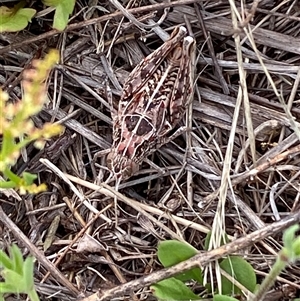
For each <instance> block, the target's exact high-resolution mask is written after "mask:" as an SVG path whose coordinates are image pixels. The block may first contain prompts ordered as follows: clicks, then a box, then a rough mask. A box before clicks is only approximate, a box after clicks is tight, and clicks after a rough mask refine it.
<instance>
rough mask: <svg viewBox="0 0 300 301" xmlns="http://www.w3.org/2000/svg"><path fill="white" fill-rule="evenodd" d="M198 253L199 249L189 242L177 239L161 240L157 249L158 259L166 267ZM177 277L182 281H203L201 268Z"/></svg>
mask: <svg viewBox="0 0 300 301" xmlns="http://www.w3.org/2000/svg"><path fill="white" fill-rule="evenodd" d="M198 253H199V252H198V250H197V249H195V248H194V247H192V246H191V245H189V244H188V243H185V242H181V241H177V240H166V241H163V242H160V243H159V245H158V250H157V256H158V259H159V261H160V262H161V263H162V265H163V266H164V267H166V268H167V267H170V266H173V265H175V264H178V263H180V262H182V261H185V260H187V259H189V258H191V257H193V256H195V255H196V254H198ZM175 278H177V279H179V280H181V281H187V280H191V279H194V280H196V281H198V282H199V283H200V284H202V282H203V279H202V272H201V269H200V268H193V269H191V270H189V271H186V272H183V273H181V274H179V275H177V276H175Z"/></svg>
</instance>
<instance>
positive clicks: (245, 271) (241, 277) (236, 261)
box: [220, 256, 256, 295]
mask: <svg viewBox="0 0 300 301" xmlns="http://www.w3.org/2000/svg"><path fill="white" fill-rule="evenodd" d="M220 267H221V269H223V270H224V271H225V272H227V273H228V274H229V275H230V276H232V277H233V278H234V279H236V280H237V281H238V282H239V283H241V284H242V285H243V286H244V287H246V288H247V289H248V290H249V291H250V292H254V290H255V287H256V275H255V272H254V270H253V268H252V266H251V264H249V263H248V262H247V261H246V260H244V259H243V258H242V257H240V256H229V257H228V258H226V259H224V260H223V261H222V262H221V263H220ZM239 293H241V290H240V289H239V288H238V287H237V286H235V285H233V284H232V282H231V281H229V280H228V279H227V278H225V277H224V276H222V294H224V295H231V294H239Z"/></svg>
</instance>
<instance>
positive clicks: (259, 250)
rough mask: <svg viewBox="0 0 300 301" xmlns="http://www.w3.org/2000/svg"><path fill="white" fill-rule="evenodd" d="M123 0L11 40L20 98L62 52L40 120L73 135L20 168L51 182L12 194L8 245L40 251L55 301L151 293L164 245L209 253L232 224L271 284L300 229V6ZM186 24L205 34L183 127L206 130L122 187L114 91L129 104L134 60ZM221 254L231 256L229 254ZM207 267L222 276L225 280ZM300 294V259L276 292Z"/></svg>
mask: <svg viewBox="0 0 300 301" xmlns="http://www.w3.org/2000/svg"><path fill="white" fill-rule="evenodd" d="M120 3H121V4H122V5H123V6H124V7H126V9H124V10H125V11H124V10H122V11H120V10H119V9H118V8H117V7H116V1H103V2H99V1H84V0H83V1H77V2H76V5H75V10H74V12H73V16H72V18H71V20H70V23H69V25H68V27H67V28H66V31H65V32H63V33H59V32H57V31H56V30H51V29H50V26H51V20H49V19H48V15H47V14H45V15H44V14H40V15H39V16H37V18H36V19H34V20H33V21H32V23H31V24H30V25H29V26H28V27H27V29H26V30H24V31H22V32H19V33H18V34H15V33H14V34H5V33H3V34H0V55H1V57H0V62H1V66H2V67H1V70H0V83H1V86H2V89H3V90H5V91H6V92H8V93H9V96H10V98H11V99H12V101H16V100H18V99H20V98H21V97H22V90H21V85H20V82H21V80H22V74H23V71H24V69H26V68H28V66H30V63H31V61H32V60H33V59H34V58H39V57H41V56H44V53H45V52H47V50H48V49H49V48H58V49H59V50H60V52H61V62H60V64H58V65H57V66H56V68H55V69H54V71H53V72H52V76H51V80H49V83H48V98H49V102H48V103H47V105H46V106H45V107H44V108H43V110H42V112H41V113H40V114H38V115H36V116H34V118H33V121H34V123H35V125H36V126H37V127H40V126H41V125H42V124H44V123H45V122H49V121H52V122H54V121H59V122H60V123H61V124H63V125H64V126H65V128H66V129H65V131H64V133H63V134H62V135H61V136H59V137H55V138H51V139H49V140H48V142H47V144H46V147H45V148H44V149H43V150H41V151H37V150H36V149H35V148H34V147H33V146H31V145H30V146H29V147H27V148H26V149H25V150H24V151H23V156H22V158H21V159H20V160H19V162H18V163H17V165H16V166H14V168H13V169H14V172H15V173H17V174H21V173H22V172H23V171H24V170H26V171H28V172H31V173H36V174H38V176H39V178H38V180H39V182H40V183H46V184H47V187H48V191H47V192H43V193H40V194H38V195H34V196H33V195H25V196H19V195H18V194H17V193H16V192H14V191H6V192H5V193H3V195H2V197H1V204H0V205H1V208H2V209H1V210H0V221H2V222H3V224H1V223H0V225H1V244H2V246H3V248H5V247H6V246H7V245H10V244H11V243H12V242H17V243H18V244H19V245H20V246H23V247H26V249H25V251H24V252H25V253H26V252H27V251H26V250H30V251H31V252H32V253H33V254H34V255H35V257H36V258H37V261H38V262H39V263H41V264H40V265H38V266H37V269H36V270H35V280H36V286H37V291H38V292H39V293H40V295H41V296H42V297H44V298H46V297H49V296H51V295H52V294H55V296H54V297H51V298H52V300H75V299H76V298H77V297H78V295H80V296H81V297H82V298H85V297H87V296H88V295H89V294H91V295H92V296H94V297H91V298H95V295H93V293H95V292H97V291H98V290H99V289H100V290H101V291H100V292H99V295H98V297H99V299H98V300H112V296H123V295H125V291H124V290H123V291H122V289H125V288H127V290H126V295H127V298H128V296H130V297H129V300H152V298H153V297H152V295H151V292H150V290H149V287H148V286H149V285H150V284H151V283H153V282H155V281H157V280H161V279H162V278H159V277H161V276H159V275H160V274H159V275H158V274H157V273H156V272H157V271H159V270H160V269H161V268H162V267H161V265H160V264H159V262H158V260H157V257H156V248H157V244H158V242H159V241H162V240H166V239H177V240H184V241H186V242H188V243H189V244H191V245H192V246H194V247H195V248H196V249H198V250H200V251H201V250H204V239H205V237H206V234H207V233H208V232H209V231H212V237H213V238H214V239H213V240H212V241H211V245H210V249H215V248H217V247H219V246H220V244H221V242H222V237H223V236H224V233H225V232H226V233H227V235H228V237H229V240H231V241H233V243H234V240H235V239H236V238H238V237H239V238H243V237H244V240H242V243H241V244H239V245H236V248H234V247H232V249H230V252H229V253H235V254H242V256H243V257H244V258H245V259H246V260H247V261H248V262H249V263H251V264H252V266H253V267H254V268H255V271H256V274H257V277H258V279H259V281H258V282H260V280H261V279H262V278H263V277H264V276H265V275H266V274H267V273H268V272H269V270H270V266H271V265H272V263H273V262H274V261H275V258H276V255H277V253H278V251H279V250H280V249H281V245H282V242H281V237H282V230H283V229H284V228H285V227H286V226H287V225H288V224H291V223H293V222H299V213H298V211H299V181H298V178H299V172H300V170H299V152H300V144H299V139H300V132H299V129H298V127H299V126H298V122H297V119H298V116H299V114H300V110H299V108H298V97H299V96H298V95H299V88H298V86H299V79H300V72H299V67H298V65H299V61H300V59H299V54H300V38H299V37H298V36H299V24H300V23H299V20H300V18H299V16H298V15H299V6H298V3H297V1H275V0H274V1H272V0H262V1H255V0H253V1H246V3H244V2H243V3H242V2H240V1H196V0H194V1H193V0H186V1H182V0H178V1H172V2H170V3H169V2H167V1H166V2H162V3H156V2H154V1H139V2H134V3H130V4H128V3H122V2H120ZM127 4H128V5H127ZM34 5H39V4H37V3H34ZM126 5H127V6H126ZM169 7H171V8H170V9H168V8H169ZM158 21H159V26H156V27H153V28H149V25H151V24H152V25H153V24H154V23H153V22H158ZM179 25H184V26H186V27H187V28H188V30H189V31H190V33H193V35H194V37H195V39H196V43H197V58H196V70H195V94H194V100H193V108H192V111H188V113H187V115H188V116H189V117H190V120H188V118H187V120H185V119H184V120H182V122H181V123H180V125H179V126H184V125H185V124H186V122H191V125H192V129H191V130H189V131H187V133H185V134H183V135H181V136H180V137H178V138H176V139H175V140H174V141H172V142H171V143H169V144H167V145H164V146H163V147H162V148H160V149H159V150H157V151H156V152H155V153H154V154H153V155H152V156H150V157H149V158H148V159H149V160H150V161H152V162H153V163H154V164H155V165H157V166H158V167H159V169H157V168H156V169H155V168H154V167H153V164H151V165H149V164H148V163H147V162H144V163H142V165H141V167H140V170H139V172H138V173H137V174H135V175H134V176H133V177H131V178H130V179H128V180H126V181H124V182H122V183H121V184H120V185H119V187H118V188H119V189H118V190H119V191H118V192H116V191H115V190H114V187H115V183H114V181H113V180H112V179H110V180H109V181H106V180H107V179H109V175H110V172H109V170H108V169H107V167H106V160H105V157H106V155H107V154H108V153H109V148H110V146H111V142H112V119H111V108H110V105H109V101H108V91H107V85H109V86H110V89H111V93H112V97H113V103H114V104H115V105H116V106H117V103H118V100H119V98H120V94H121V91H122V85H123V83H124V80H125V79H126V78H127V77H128V75H129V73H130V72H131V71H132V69H133V68H134V67H135V66H136V65H137V64H138V63H139V62H140V61H141V60H142V59H143V58H144V57H145V56H146V55H148V54H149V53H150V52H152V51H153V50H155V49H156V48H157V47H158V46H160V45H161V44H162V39H160V38H159V36H162V34H164V33H166V32H167V33H169V34H170V33H171V32H172V30H173V29H174V27H176V26H179ZM285 219H288V221H287V222H286V220H285ZM8 225H9V227H8ZM267 225H269V226H270V225H272V226H271V227H267ZM272 227H273V229H272ZM18 229H21V230H22V232H23V233H24V234H25V236H21V235H20V233H19V232H18ZM265 229H267V230H265ZM251 233H255V235H256V236H255V241H256V244H254V239H253V240H252V239H250V238H249V237H247V234H251ZM259 235H261V239H260V238H259ZM253 237H254V236H253ZM253 237H252V238H253ZM222 250H223V252H224V253H220V254H219V256H222V255H225V254H228V250H227V251H225V249H222ZM226 252H227V253H226ZM216 258H217V257H215V259H216ZM213 259H214V258H212V257H209V256H208V257H207V258H206V259H205V260H206V261H205V260H204V262H202V264H203V265H206V266H208V264H209V262H211V261H213ZM50 261H51V262H52V263H51V262H50ZM144 275H149V277H150V278H147V281H146V280H145V279H144V278H142V277H143V276H144ZM151 275H153V278H152V279H151ZM207 276H208V282H211V283H214V284H215V285H217V284H216V282H217V280H216V277H215V273H212V274H207ZM132 280H137V282H134V284H135V286H134V287H133V286H132V283H130V281H132ZM139 281H140V282H139ZM127 283H129V284H127ZM121 284H125V285H124V286H123V287H122V286H120V285H121ZM126 285H127V286H126ZM115 288H116V289H115ZM113 289H115V290H113ZM299 289H300V279H299V268H298V267H297V266H290V267H289V268H288V269H287V270H286V272H284V273H283V274H282V275H281V277H280V278H278V279H277V282H276V284H275V287H274V288H273V290H272V291H270V292H269V293H268V295H267V297H266V298H269V299H271V300H291V299H292V298H294V297H296V296H297V291H298V290H299ZM105 290H109V292H110V293H111V295H107V296H105V293H104V295H102V293H103V292H105ZM203 291H204V288H200V287H199V288H197V293H201V292H203ZM208 297H209V296H208ZM101 298H102V299H101ZM105 298H106V299H105ZM122 298H123V297H122ZM122 298H121V300H122ZM86 300H88V299H86ZM89 300H96V299H89ZM123 300H128V299H125V297H124V298H123ZM265 300H267V299H265Z"/></svg>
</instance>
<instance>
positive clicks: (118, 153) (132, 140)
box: [107, 26, 195, 179]
mask: <svg viewBox="0 0 300 301" xmlns="http://www.w3.org/2000/svg"><path fill="white" fill-rule="evenodd" d="M194 63H195V40H194V39H193V38H192V37H190V36H186V29H185V28H184V27H182V26H181V27H178V28H176V29H175V30H174V31H173V33H172V35H171V37H170V39H169V40H167V41H166V42H165V43H164V44H163V45H162V46H161V47H159V48H158V49H157V50H155V51H154V52H153V53H151V54H150V55H149V56H147V57H146V58H145V59H144V60H143V61H142V62H141V63H140V64H139V65H137V66H136V67H135V68H134V70H133V71H132V72H131V74H130V75H129V77H128V79H127V81H126V83H125V84H124V87H123V93H122V96H121V100H120V102H119V107H118V112H117V114H116V115H113V145H112V150H111V153H110V154H109V155H108V157H107V165H108V167H109V169H110V170H111V171H112V172H113V175H114V176H115V178H118V179H120V178H122V179H126V178H129V177H130V176H132V175H133V174H134V173H135V172H137V171H138V169H139V164H140V163H141V162H142V161H143V160H144V159H145V158H146V157H147V156H149V154H151V153H152V152H154V151H155V150H156V149H157V148H159V147H160V146H161V145H162V144H164V141H165V140H166V138H167V137H168V134H169V133H170V131H171V130H172V129H173V128H174V127H175V126H176V125H177V124H178V122H179V121H180V120H181V118H182V116H183V114H184V112H185V109H186V107H187V104H188V103H189V102H190V101H191V98H192V96H193V80H194Z"/></svg>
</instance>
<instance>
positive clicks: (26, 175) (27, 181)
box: [22, 172, 37, 186]
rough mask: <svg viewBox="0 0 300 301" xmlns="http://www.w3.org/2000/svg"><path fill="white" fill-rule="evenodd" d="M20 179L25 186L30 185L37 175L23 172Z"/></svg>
mask: <svg viewBox="0 0 300 301" xmlns="http://www.w3.org/2000/svg"><path fill="white" fill-rule="evenodd" d="M22 177H23V179H24V180H25V184H26V186H27V185H31V184H32V183H33V181H34V180H35V179H36V178H37V175H33V174H31V173H29V172H23V173H22Z"/></svg>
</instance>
